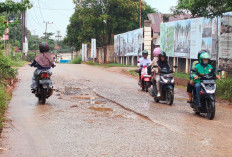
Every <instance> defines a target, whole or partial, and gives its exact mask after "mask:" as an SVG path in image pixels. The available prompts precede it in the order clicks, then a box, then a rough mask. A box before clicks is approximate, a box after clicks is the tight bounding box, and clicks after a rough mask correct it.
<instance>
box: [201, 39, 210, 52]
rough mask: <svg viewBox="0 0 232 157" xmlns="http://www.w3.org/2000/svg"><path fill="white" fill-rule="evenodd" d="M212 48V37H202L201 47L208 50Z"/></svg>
mask: <svg viewBox="0 0 232 157" xmlns="http://www.w3.org/2000/svg"><path fill="white" fill-rule="evenodd" d="M211 48H212V38H203V39H202V49H203V50H208V51H210V50H211Z"/></svg>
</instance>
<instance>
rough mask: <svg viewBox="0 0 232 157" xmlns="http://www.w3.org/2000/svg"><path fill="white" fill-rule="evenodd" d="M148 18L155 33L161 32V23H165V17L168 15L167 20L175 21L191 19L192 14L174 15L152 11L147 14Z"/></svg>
mask: <svg viewBox="0 0 232 157" xmlns="http://www.w3.org/2000/svg"><path fill="white" fill-rule="evenodd" d="M147 17H148V19H149V20H151V27H152V30H153V32H154V33H160V24H161V23H163V22H164V21H165V20H164V19H163V18H164V17H167V18H168V19H167V21H166V22H173V21H178V20H183V19H190V18H191V15H190V14H185V15H176V16H172V15H171V14H160V13H152V14H148V15H147Z"/></svg>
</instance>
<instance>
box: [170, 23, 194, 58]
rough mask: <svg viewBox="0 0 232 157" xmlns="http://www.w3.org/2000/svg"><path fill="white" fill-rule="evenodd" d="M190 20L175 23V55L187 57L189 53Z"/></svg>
mask: <svg viewBox="0 0 232 157" xmlns="http://www.w3.org/2000/svg"><path fill="white" fill-rule="evenodd" d="M190 41H191V20H183V21H177V22H176V23H175V42H174V51H175V56H177V57H181V56H182V57H188V56H189V54H190Z"/></svg>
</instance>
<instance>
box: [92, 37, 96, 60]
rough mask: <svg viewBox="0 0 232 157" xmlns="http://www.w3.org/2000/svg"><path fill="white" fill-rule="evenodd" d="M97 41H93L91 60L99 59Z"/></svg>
mask: <svg viewBox="0 0 232 157" xmlns="http://www.w3.org/2000/svg"><path fill="white" fill-rule="evenodd" d="M96 44H97V43H96V39H91V58H97V46H96Z"/></svg>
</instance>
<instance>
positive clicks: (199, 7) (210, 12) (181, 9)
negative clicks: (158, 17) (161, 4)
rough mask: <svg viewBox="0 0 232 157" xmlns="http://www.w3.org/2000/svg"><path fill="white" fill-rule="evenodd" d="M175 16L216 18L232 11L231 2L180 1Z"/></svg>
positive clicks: (174, 11) (212, 0) (216, 0)
mask: <svg viewBox="0 0 232 157" xmlns="http://www.w3.org/2000/svg"><path fill="white" fill-rule="evenodd" d="M172 11H173V13H174V14H183V13H190V14H192V16H193V17H202V16H203V17H211V18H212V17H215V16H221V15H222V14H223V13H225V12H229V11H232V1H231V0H179V1H178V5H177V6H176V7H174V8H172Z"/></svg>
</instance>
